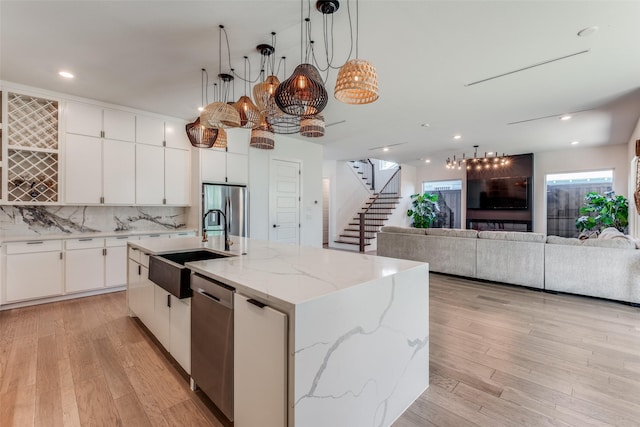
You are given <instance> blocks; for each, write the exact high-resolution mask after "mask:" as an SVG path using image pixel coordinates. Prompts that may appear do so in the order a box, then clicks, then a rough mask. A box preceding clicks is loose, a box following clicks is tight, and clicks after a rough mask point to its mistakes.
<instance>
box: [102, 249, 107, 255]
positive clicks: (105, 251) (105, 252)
mask: <svg viewBox="0 0 640 427" xmlns="http://www.w3.org/2000/svg"><path fill="white" fill-rule="evenodd" d="M102 255H103V256H107V248H104V249H103V250H102Z"/></svg>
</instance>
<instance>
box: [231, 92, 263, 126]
mask: <svg viewBox="0 0 640 427" xmlns="http://www.w3.org/2000/svg"><path fill="white" fill-rule="evenodd" d="M233 108H235V110H236V111H237V112H238V114H239V115H240V127H241V128H244V129H253V128H254V127H256V126H258V124H259V123H260V112H259V111H258V108H256V106H255V105H254V104H253V102H252V101H251V98H249V97H248V96H241V97H240V99H238V101H237V102H236V103H234V104H233Z"/></svg>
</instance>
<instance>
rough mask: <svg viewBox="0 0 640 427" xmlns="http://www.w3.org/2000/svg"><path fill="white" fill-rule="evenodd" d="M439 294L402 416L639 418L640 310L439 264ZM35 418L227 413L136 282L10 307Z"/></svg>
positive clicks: (9, 376) (460, 426) (117, 421)
mask: <svg viewBox="0 0 640 427" xmlns="http://www.w3.org/2000/svg"><path fill="white" fill-rule="evenodd" d="M430 294H431V303H430V310H431V312H430V319H431V326H430V330H431V343H430V345H431V348H430V357H431V386H430V387H429V389H428V390H427V391H426V392H425V393H424V394H423V395H422V396H421V397H420V398H419V399H418V400H417V401H416V402H415V403H414V404H413V405H412V406H411V407H410V408H409V410H408V411H407V412H406V413H405V414H404V415H403V416H402V417H401V418H400V419H399V420H398V421H397V422H396V423H395V424H394V427H409V426H412V427H413V426H420V427H429V426H456V427H464V426H483V427H484V426H547V425H553V426H580V427H583V426H596V425H597V426H607V425H619V426H638V425H640V309H638V308H633V307H629V306H625V305H622V304H617V303H610V302H605V301H598V300H593V299H588V298H580V297H572V296H567V295H551V294H545V293H542V292H534V291H529V290H526V289H521V288H516V287H509V286H500V285H492V284H487V283H480V282H475V281H471V280H465V279H460V278H453V277H448V276H441V275H435V274H432V275H431V293H430ZM214 411H215V410H214ZM33 425H36V426H47V427H49V426H77V425H82V426H136V427H137V426H154V427H155V426H174V425H175V426H215V427H220V426H221V424H220V423H219V421H218V420H217V419H216V417H215V415H214V413H213V412H212V408H211V406H210V403H209V402H208V401H207V400H206V399H204V398H202V397H201V395H200V394H199V393H192V392H191V391H190V390H189V387H188V382H187V381H186V378H184V377H183V376H182V375H181V372H180V371H179V370H178V369H176V368H175V367H174V365H172V363H171V362H170V361H169V359H167V358H166V356H165V355H164V353H163V352H162V351H160V350H159V349H158V347H157V345H156V344H155V343H154V342H153V341H152V340H151V339H150V338H149V337H148V336H147V334H146V333H145V332H144V331H143V330H142V329H141V327H140V326H139V324H138V323H137V322H136V321H134V320H132V319H130V318H128V317H127V316H126V310H125V294H124V292H118V293H114V294H107V295H101V296H96V297H89V298H82V299H77V300H71V301H65V302H60V303H53V304H46V305H41V306H34V307H27V308H21V309H15V310H9V311H3V312H0V426H2V427H5V426H20V427H22V426H33ZM256 427H259V426H256ZM300 427H304V426H300ZM327 427H337V426H327Z"/></svg>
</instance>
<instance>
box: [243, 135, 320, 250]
mask: <svg viewBox="0 0 640 427" xmlns="http://www.w3.org/2000/svg"><path fill="white" fill-rule="evenodd" d="M271 159H280V160H295V161H299V162H300V170H301V173H302V175H301V191H300V196H301V199H302V200H301V204H300V206H301V209H300V225H301V227H300V244H301V245H305V246H317V247H322V146H321V145H319V144H315V143H312V142H307V141H303V140H299V139H293V138H291V137H287V136H284V135H276V140H275V148H274V149H273V150H260V149H255V148H249V231H250V236H251V237H252V238H254V239H264V240H268V239H269V164H270V162H271Z"/></svg>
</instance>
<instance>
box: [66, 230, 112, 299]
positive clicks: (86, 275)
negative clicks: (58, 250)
mask: <svg viewBox="0 0 640 427" xmlns="http://www.w3.org/2000/svg"><path fill="white" fill-rule="evenodd" d="M65 246H66V253H65V265H64V276H65V278H64V291H65V293H73V292H82V291H90V290H93V289H99V288H103V287H104V239H91V238H86V239H71V240H67V241H66V242H65Z"/></svg>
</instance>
